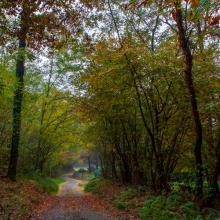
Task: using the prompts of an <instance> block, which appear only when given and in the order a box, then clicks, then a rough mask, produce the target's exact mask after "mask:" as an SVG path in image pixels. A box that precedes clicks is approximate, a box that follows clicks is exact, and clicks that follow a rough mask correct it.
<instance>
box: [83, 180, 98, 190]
mask: <svg viewBox="0 0 220 220" xmlns="http://www.w3.org/2000/svg"><path fill="white" fill-rule="evenodd" d="M101 182H102V179H92V180H91V181H90V182H89V183H88V184H86V186H85V188H84V191H85V192H93V193H98V191H99V188H100V183H101Z"/></svg>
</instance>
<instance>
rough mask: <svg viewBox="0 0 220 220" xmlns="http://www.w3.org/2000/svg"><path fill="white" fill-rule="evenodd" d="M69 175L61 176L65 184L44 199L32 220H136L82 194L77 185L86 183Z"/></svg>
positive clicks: (81, 188)
mask: <svg viewBox="0 0 220 220" xmlns="http://www.w3.org/2000/svg"><path fill="white" fill-rule="evenodd" d="M71 175H72V174H71V173H67V174H64V175H62V176H61V177H62V178H64V179H66V182H65V183H63V184H61V185H60V189H59V192H58V194H57V195H55V196H48V197H46V198H45V201H43V202H42V203H41V204H40V205H39V207H37V208H36V210H35V211H34V212H33V213H32V215H31V217H30V218H29V219H32V220H68V219H69V220H138V219H139V218H137V217H133V216H130V215H128V214H126V213H124V212H121V211H116V210H115V209H114V207H113V206H111V205H109V204H108V203H107V202H106V201H104V200H102V199H99V198H97V197H96V196H94V195H91V194H89V193H84V192H83V187H81V186H80V185H79V184H86V183H87V182H86V181H82V180H76V179H72V178H70V177H71Z"/></svg>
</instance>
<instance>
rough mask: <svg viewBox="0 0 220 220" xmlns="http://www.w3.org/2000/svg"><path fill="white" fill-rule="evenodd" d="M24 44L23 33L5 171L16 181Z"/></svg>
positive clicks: (20, 40)
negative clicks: (9, 149)
mask: <svg viewBox="0 0 220 220" xmlns="http://www.w3.org/2000/svg"><path fill="white" fill-rule="evenodd" d="M25 46H26V43H25V34H24V36H23V37H22V38H21V39H19V54H18V58H17V64H16V73H15V74H16V77H17V80H18V85H17V88H16V90H15V94H14V103H13V122H12V137H11V152H10V161H9V166H8V173H7V176H8V177H9V178H10V179H11V180H12V181H16V170H17V160H18V147H19V141H20V130H21V105H22V99H23V88H24V60H25V55H24V50H25Z"/></svg>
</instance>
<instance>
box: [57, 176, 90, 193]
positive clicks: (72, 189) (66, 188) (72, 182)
mask: <svg viewBox="0 0 220 220" xmlns="http://www.w3.org/2000/svg"><path fill="white" fill-rule="evenodd" d="M71 175H72V173H66V174H63V175H62V176H61V178H63V179H65V180H66V182H65V183H62V184H61V185H60V189H59V192H58V194H57V195H58V196H67V195H75V196H82V194H83V187H80V184H82V185H84V184H86V183H88V181H83V180H76V179H73V178H71Z"/></svg>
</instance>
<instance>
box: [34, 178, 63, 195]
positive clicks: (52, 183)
mask: <svg viewBox="0 0 220 220" xmlns="http://www.w3.org/2000/svg"><path fill="white" fill-rule="evenodd" d="M33 180H35V181H36V182H37V186H38V187H39V188H42V189H43V190H44V191H46V192H49V193H50V194H52V195H54V194H56V193H57V192H58V191H59V184H61V183H64V182H66V180H65V179H62V178H50V177H42V176H40V175H35V176H34V177H33Z"/></svg>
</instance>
